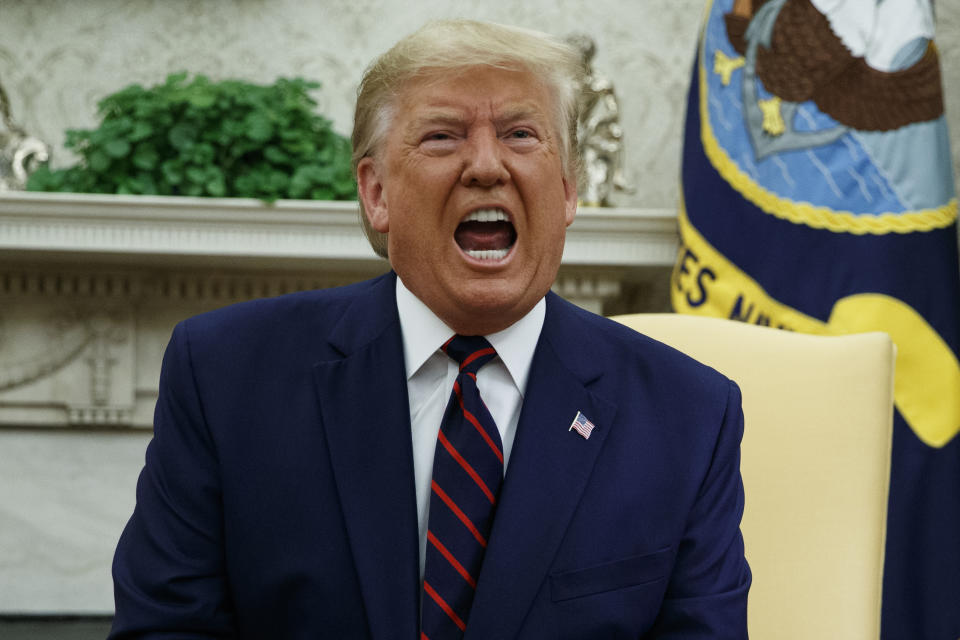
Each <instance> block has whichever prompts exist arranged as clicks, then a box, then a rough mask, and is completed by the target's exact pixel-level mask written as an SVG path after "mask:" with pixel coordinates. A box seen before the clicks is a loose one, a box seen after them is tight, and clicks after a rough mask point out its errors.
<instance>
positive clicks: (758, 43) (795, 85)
mask: <svg viewBox="0 0 960 640" xmlns="http://www.w3.org/2000/svg"><path fill="white" fill-rule="evenodd" d="M933 18H934V15H933V7H932V2H931V1H930V0H883V1H882V2H877V1H874V0H847V1H846V2H836V1H835V0H752V1H751V0H714V1H713V2H711V3H709V4H708V7H707V9H706V14H705V22H704V25H703V29H702V31H701V34H700V41H699V47H698V51H697V56H696V60H695V62H694V70H693V80H692V82H691V86H690V92H689V102H688V105H687V117H686V133H685V140H684V145H683V168H682V176H681V177H682V200H681V207H680V211H679V215H678V219H679V227H680V236H681V246H680V249H679V253H678V257H677V261H676V264H675V266H674V270H673V274H672V277H671V301H672V304H673V307H674V309H675V310H676V311H678V312H681V313H694V314H700V315H710V316H721V317H726V318H732V319H735V320H741V321H744V322H750V323H755V324H761V325H767V326H772V327H779V328H782V329H788V330H793V331H802V332H808V333H817V334H825V335H829V334H846V333H855V332H862V331H885V332H887V333H888V334H890V336H891V337H892V338H893V340H894V342H895V343H896V345H897V350H898V355H897V363H896V380H895V385H894V399H895V404H896V407H895V415H894V435H893V452H892V461H891V478H890V497H889V512H888V525H887V550H886V560H885V566H884V581H883V617H882V632H881V635H882V637H883V638H889V639H891V640H893V639H901V638H910V639H919V638H935V639H949V640H956V639H957V638H960V437H958V431H960V361H958V353H960V262H958V255H957V200H956V195H955V192H954V184H953V170H952V166H951V159H950V149H949V143H948V138H947V129H946V122H945V119H944V115H943V98H942V93H941V85H940V71H939V61H938V57H937V50H936V47H935V45H934V42H933V23H934V20H933Z"/></svg>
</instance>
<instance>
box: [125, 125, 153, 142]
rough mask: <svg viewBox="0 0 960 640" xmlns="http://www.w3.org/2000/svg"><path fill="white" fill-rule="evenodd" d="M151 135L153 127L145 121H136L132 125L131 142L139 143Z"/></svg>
mask: <svg viewBox="0 0 960 640" xmlns="http://www.w3.org/2000/svg"><path fill="white" fill-rule="evenodd" d="M152 134H153V125H151V124H150V123H149V122H147V121H145V120H138V121H137V122H136V123H135V124H134V125H133V131H131V132H130V140H131V142H140V141H141V140H143V139H145V138H148V137H150V135H152Z"/></svg>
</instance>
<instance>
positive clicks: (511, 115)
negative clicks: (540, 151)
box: [407, 100, 548, 131]
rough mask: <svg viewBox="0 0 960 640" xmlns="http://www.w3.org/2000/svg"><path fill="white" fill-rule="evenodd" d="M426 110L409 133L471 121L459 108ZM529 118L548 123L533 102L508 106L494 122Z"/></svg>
mask: <svg viewBox="0 0 960 640" xmlns="http://www.w3.org/2000/svg"><path fill="white" fill-rule="evenodd" d="M426 110H427V111H428V113H426V114H424V115H422V116H420V117H418V118H414V119H413V120H411V121H410V124H409V125H408V127H407V130H408V131H415V130H419V129H421V128H423V127H429V126H435V125H446V126H451V127H452V126H458V125H462V124H463V123H464V122H466V121H468V120H469V119H470V117H469V116H468V115H467V114H465V113H464V111H462V110H460V109H457V108H450V107H446V106H436V107H430V106H428V107H427V108H426ZM528 118H529V119H536V120H544V121H548V118H547V116H546V113H545V112H544V110H543V109H542V108H541V107H540V105H539V104H538V103H536V102H535V101H533V100H525V101H522V102H518V103H513V104H508V105H506V106H505V107H503V108H502V109H501V110H499V111H498V112H497V113H496V116H495V118H494V121H495V122H496V124H498V125H504V124H511V123H514V122H517V121H518V120H525V119H528Z"/></svg>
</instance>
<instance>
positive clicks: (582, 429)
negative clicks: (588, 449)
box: [567, 411, 594, 440]
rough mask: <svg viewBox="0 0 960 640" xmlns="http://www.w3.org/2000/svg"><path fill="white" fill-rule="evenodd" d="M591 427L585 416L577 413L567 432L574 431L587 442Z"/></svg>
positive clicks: (591, 424)
mask: <svg viewBox="0 0 960 640" xmlns="http://www.w3.org/2000/svg"><path fill="white" fill-rule="evenodd" d="M593 426H594V425H593V423H592V422H590V421H589V420H587V416H585V415H583V414H582V413H580V412H579V411H577V417H576V418H574V419H573V423H572V424H571V425H570V428H569V429H567V431H576V432H577V433H579V434H580V435H581V436H583V439H584V440H587V439H589V438H590V432H591V431H593Z"/></svg>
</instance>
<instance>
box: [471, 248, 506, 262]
mask: <svg viewBox="0 0 960 640" xmlns="http://www.w3.org/2000/svg"><path fill="white" fill-rule="evenodd" d="M509 252H510V250H509V249H467V251H466V253H467V255H468V256H470V257H471V258H476V259H477V260H501V259H503V258H506V257H507V253H509Z"/></svg>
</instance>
